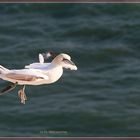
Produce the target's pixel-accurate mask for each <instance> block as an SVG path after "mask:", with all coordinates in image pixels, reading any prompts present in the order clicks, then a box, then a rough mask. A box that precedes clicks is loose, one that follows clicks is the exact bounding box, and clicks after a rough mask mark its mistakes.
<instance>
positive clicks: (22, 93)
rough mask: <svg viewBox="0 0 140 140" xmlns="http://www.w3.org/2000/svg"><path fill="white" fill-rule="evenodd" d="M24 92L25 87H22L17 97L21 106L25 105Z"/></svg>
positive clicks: (25, 97)
mask: <svg viewBox="0 0 140 140" xmlns="http://www.w3.org/2000/svg"><path fill="white" fill-rule="evenodd" d="M24 91H25V86H23V88H22V89H20V90H19V91H18V96H19V98H20V102H21V103H22V104H25V101H26V100H27V96H26V94H25V92H24Z"/></svg>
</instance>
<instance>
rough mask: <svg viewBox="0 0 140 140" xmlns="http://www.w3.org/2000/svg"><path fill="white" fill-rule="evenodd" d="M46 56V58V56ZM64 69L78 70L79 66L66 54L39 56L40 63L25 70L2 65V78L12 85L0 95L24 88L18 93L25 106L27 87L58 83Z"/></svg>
mask: <svg viewBox="0 0 140 140" xmlns="http://www.w3.org/2000/svg"><path fill="white" fill-rule="evenodd" d="M44 55H45V56H44ZM49 57H53V60H52V62H50V63H45V62H44V61H45V59H48V58H49ZM63 68H66V69H70V70H77V66H76V65H75V64H74V63H73V62H72V61H71V57H70V56H69V55H68V54H65V53H60V54H58V53H52V52H48V53H46V54H39V62H38V63H32V64H29V65H26V66H25V68H24V69H18V70H17V69H11V70H9V69H7V68H5V67H3V66H1V65H0V78H1V79H3V80H5V81H9V82H11V83H12V84H11V85H9V86H8V87H6V88H4V89H3V90H2V91H1V92H0V95H2V94H5V93H7V92H9V91H11V90H13V89H14V88H15V87H16V86H17V85H21V86H22V88H21V89H20V90H19V91H18V95H19V98H20V100H21V103H23V104H25V101H26V100H27V96H26V94H25V86H26V85H42V84H51V83H54V82H56V81H57V80H58V79H59V78H60V77H61V76H62V74H63Z"/></svg>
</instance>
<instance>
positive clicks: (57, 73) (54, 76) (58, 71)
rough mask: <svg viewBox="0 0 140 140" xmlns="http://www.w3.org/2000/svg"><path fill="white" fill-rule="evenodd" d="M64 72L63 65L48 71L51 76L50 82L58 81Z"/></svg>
mask: <svg viewBox="0 0 140 140" xmlns="http://www.w3.org/2000/svg"><path fill="white" fill-rule="evenodd" d="M62 74H63V68H62V67H56V68H53V69H51V70H49V71H48V72H47V75H48V77H49V80H48V83H54V82H56V81H57V80H58V79H59V78H60V77H61V76H62Z"/></svg>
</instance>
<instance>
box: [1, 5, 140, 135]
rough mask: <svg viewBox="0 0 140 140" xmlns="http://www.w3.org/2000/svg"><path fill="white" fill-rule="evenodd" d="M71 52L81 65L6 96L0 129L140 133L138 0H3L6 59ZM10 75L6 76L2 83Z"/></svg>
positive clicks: (13, 65) (15, 62) (18, 63)
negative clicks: (16, 0) (12, 0)
mask: <svg viewBox="0 0 140 140" xmlns="http://www.w3.org/2000/svg"><path fill="white" fill-rule="evenodd" d="M47 51H55V52H59V53H67V54H69V55H70V56H71V58H72V61H73V62H74V63H75V64H76V65H77V67H78V70H77V71H71V70H64V73H63V75H62V77H61V78H60V79H59V80H58V81H57V82H56V83H54V84H50V85H40V86H26V94H27V98H28V100H27V102H26V104H25V105H23V104H21V103H20V100H19V97H18V90H19V89H20V87H17V88H16V89H15V90H13V91H11V92H10V93H7V94H5V95H2V96H0V136H1V137H2V136H4V137H5V136H8V137H79V136H81V137H84V136H85V137H111V136H115V137H120V136H121V137H124V136H128V137H129V136H133V137H135V136H140V4H138V3H136V4H133V3H131V4H109V3H108V4H107V3H106V4H105V3H104V4H103V3H102V4H98V3H81V4H80V3H36V4H35V3H23V4H2V3H1V4H0V65H2V66H4V67H6V68H8V69H22V68H24V66H25V65H27V64H30V63H33V62H38V54H39V53H43V52H47ZM8 84H9V83H8V82H6V81H3V80H0V89H3V88H4V87H5V86H7V85H8Z"/></svg>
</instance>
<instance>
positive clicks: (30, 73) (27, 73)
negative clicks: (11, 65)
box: [5, 69, 49, 82]
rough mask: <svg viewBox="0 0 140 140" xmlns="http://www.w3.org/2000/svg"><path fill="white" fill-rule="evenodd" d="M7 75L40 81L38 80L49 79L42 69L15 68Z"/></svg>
mask: <svg viewBox="0 0 140 140" xmlns="http://www.w3.org/2000/svg"><path fill="white" fill-rule="evenodd" d="M5 77H7V78H10V79H13V80H20V81H28V82H29V81H30V82H31V81H38V80H43V79H44V80H48V79H49V78H48V76H47V75H46V74H44V73H42V72H41V71H40V70H34V69H22V70H13V71H11V72H9V73H7V74H5Z"/></svg>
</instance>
